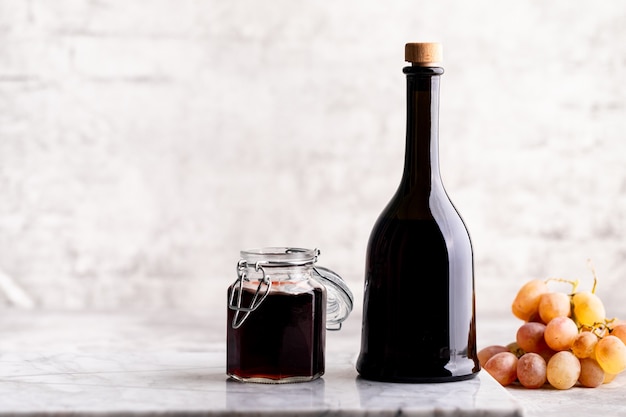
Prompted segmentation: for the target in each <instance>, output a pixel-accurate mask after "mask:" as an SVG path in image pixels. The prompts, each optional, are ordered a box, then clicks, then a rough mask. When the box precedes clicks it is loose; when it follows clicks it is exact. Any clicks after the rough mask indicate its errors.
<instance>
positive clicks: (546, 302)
mask: <svg viewBox="0 0 626 417" xmlns="http://www.w3.org/2000/svg"><path fill="white" fill-rule="evenodd" d="M537 308H538V311H539V317H541V320H542V321H543V322H544V323H549V322H550V320H552V319H553V318H555V317H569V316H570V314H571V312H570V310H571V305H570V299H569V296H568V295H567V294H565V293H562V292H549V293H545V294H542V295H541V297H540V298H539V305H538V306H537Z"/></svg>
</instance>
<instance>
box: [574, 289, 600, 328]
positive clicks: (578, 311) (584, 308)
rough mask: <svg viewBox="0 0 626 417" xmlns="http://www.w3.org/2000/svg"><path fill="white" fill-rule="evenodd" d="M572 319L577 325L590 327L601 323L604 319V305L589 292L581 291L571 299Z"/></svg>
mask: <svg viewBox="0 0 626 417" xmlns="http://www.w3.org/2000/svg"><path fill="white" fill-rule="evenodd" d="M572 304H573V306H574V317H575V318H576V321H577V322H578V323H579V324H582V325H584V326H588V327H592V326H593V325H594V324H596V323H603V322H604V320H605V319H606V311H605V310H604V304H602V300H600V298H599V297H598V296H597V295H595V294H593V293H591V292H589V291H581V292H577V293H576V294H574V296H573V297H572Z"/></svg>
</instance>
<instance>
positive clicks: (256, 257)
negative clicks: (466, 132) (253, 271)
mask: <svg viewBox="0 0 626 417" xmlns="http://www.w3.org/2000/svg"><path fill="white" fill-rule="evenodd" d="M319 253H320V251H319V250H318V249H304V248H294V247H283V246H280V247H278V246H277V247H263V248H253V249H246V250H242V251H241V252H240V256H241V259H242V260H244V261H246V263H247V264H248V265H254V264H256V263H257V262H262V263H263V264H264V266H288V265H306V264H313V263H315V262H316V261H317V257H318V255H319Z"/></svg>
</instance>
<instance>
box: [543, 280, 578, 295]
mask: <svg viewBox="0 0 626 417" xmlns="http://www.w3.org/2000/svg"><path fill="white" fill-rule="evenodd" d="M552 281H554V282H564V283H566V284H570V285H571V286H572V294H574V293H575V292H576V290H577V289H578V284H579V283H580V282H579V281H578V280H577V279H576V280H574V281H572V280H571V279H565V278H548V279H546V280H545V281H544V282H545V283H546V284H547V283H549V282H552Z"/></svg>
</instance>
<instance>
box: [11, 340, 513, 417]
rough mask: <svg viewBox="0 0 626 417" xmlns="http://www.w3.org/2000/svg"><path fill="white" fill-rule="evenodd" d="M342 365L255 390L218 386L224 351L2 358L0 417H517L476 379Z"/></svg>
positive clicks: (345, 361) (488, 382)
mask: <svg viewBox="0 0 626 417" xmlns="http://www.w3.org/2000/svg"><path fill="white" fill-rule="evenodd" d="M352 358H353V356H352V355H348V354H344V355H335V357H334V358H333V359H331V360H330V361H329V363H328V372H327V374H326V375H325V376H324V377H323V378H322V379H319V380H316V381H313V382H309V383H299V384H285V385H263V384H245V383H240V382H236V381H232V380H228V379H227V377H226V376H225V374H224V351H212V352H175V351H170V352H145V353H141V352H117V353H98V354H84V353H75V352H72V353H64V352H50V353H26V354H20V353H4V354H3V355H2V356H1V357H0V364H1V366H2V368H1V372H0V373H1V375H0V415H5V414H12V413H21V415H22V416H27V415H29V414H37V413H41V412H46V413H52V412H53V413H61V414H62V413H64V412H67V413H71V414H80V415H95V414H101V413H129V414H142V415H152V414H161V413H169V414H174V415H175V414H177V413H181V414H182V413H210V414H211V415H224V416H227V415H242V414H244V415H267V416H270V415H275V414H277V413H283V414H288V415H294V416H297V415H329V414H330V415H345V416H361V415H367V414H368V413H376V414H377V415H387V414H388V415H397V414H399V413H401V414H402V415H415V416H435V415H462V416H473V415H481V416H489V415H492V416H517V415H521V412H520V407H519V404H518V403H516V402H515V400H513V398H512V397H511V396H510V395H509V394H508V393H507V392H506V391H505V390H504V389H503V388H502V387H500V386H499V385H497V383H495V382H494V381H493V380H492V379H491V378H490V377H489V376H488V375H487V374H485V373H481V374H480V375H479V376H478V377H477V378H475V379H473V380H470V381H463V382H456V383H451V384H420V385H416V384H391V383H378V382H371V381H366V380H363V379H361V378H359V377H358V376H357V374H356V372H355V371H354V364H353V361H352V360H351V359H352Z"/></svg>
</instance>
